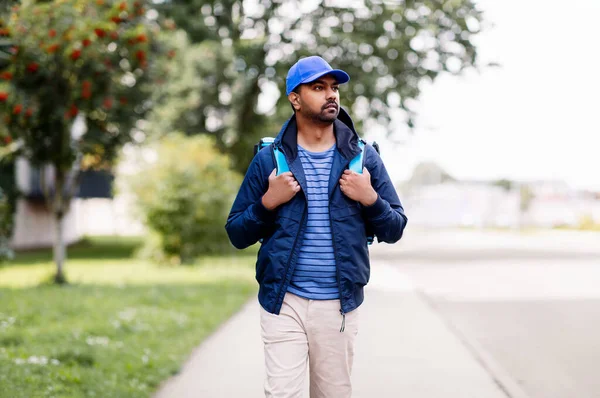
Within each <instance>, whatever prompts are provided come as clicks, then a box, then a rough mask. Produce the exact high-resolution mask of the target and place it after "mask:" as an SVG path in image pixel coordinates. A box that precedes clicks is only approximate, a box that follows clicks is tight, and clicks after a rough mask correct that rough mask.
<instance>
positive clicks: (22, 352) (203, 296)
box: [0, 238, 256, 398]
mask: <svg viewBox="0 0 600 398" xmlns="http://www.w3.org/2000/svg"><path fill="white" fill-rule="evenodd" d="M138 243H139V242H138V241H137V240H131V239H127V240H123V239H119V240H117V241H116V240H114V239H106V238H105V239H92V240H90V241H88V242H85V243H83V244H80V245H77V246H76V247H73V248H71V249H70V250H69V256H70V259H69V261H68V263H67V265H66V274H67V278H68V279H69V280H70V282H71V284H70V285H67V286H54V285H49V284H45V283H42V282H43V281H45V280H49V279H50V276H51V275H52V272H53V264H52V263H51V261H50V253H49V252H48V251H39V252H34V253H25V254H21V255H19V256H18V257H17V259H15V261H14V262H13V263H11V264H9V265H4V266H0V397H2V398H4V397H7V398H8V397H10V398H17V397H27V398H30V397H149V396H151V394H152V392H153V391H155V390H156V388H157V387H158V385H159V383H160V382H162V381H163V380H165V379H167V378H168V377H169V376H171V375H173V374H175V373H176V372H177V371H178V369H179V368H180V366H181V365H182V363H183V362H184V361H185V359H186V358H187V357H188V355H189V354H190V352H191V350H192V349H193V348H194V347H195V346H196V345H198V344H199V343H200V342H201V341H202V340H203V339H204V338H205V337H207V335H208V334H210V333H211V332H212V331H214V330H215V328H216V327H217V326H218V325H219V324H221V323H222V322H223V321H225V320H226V319H228V318H229V317H230V316H231V315H232V314H234V313H235V312H236V311H237V310H239V308H240V307H241V306H242V305H243V303H245V302H246V301H247V300H248V299H249V298H250V297H251V296H252V295H254V294H255V292H256V282H255V280H254V262H255V251H254V249H249V250H248V251H245V252H242V254H240V255H236V256H228V257H207V258H203V259H200V260H199V261H198V262H197V263H196V264H195V265H193V266H180V267H160V266H156V265H152V264H149V263H146V262H143V261H139V260H136V259H134V258H132V257H131V255H132V253H133V251H134V249H135V247H136V245H137V244H138Z"/></svg>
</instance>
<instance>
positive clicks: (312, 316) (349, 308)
mask: <svg viewBox="0 0 600 398" xmlns="http://www.w3.org/2000/svg"><path fill="white" fill-rule="evenodd" d="M349 80H350V77H349V76H348V74H347V73H346V72H344V71H341V70H334V69H332V68H331V66H330V65H329V64H328V63H327V62H326V61H325V60H323V59H322V58H320V57H316V56H313V57H307V58H303V59H300V60H299V61H298V62H297V63H296V64H295V65H294V66H292V67H291V68H290V70H289V72H288V75H287V79H286V86H287V87H286V91H287V96H288V99H289V101H290V103H291V105H292V107H293V109H294V115H293V116H292V117H291V118H290V119H289V120H288V121H287V122H286V123H285V124H284V125H283V127H282V129H281V131H280V133H279V135H278V136H277V137H276V138H275V141H274V142H273V144H272V145H273V147H274V148H275V149H276V150H278V151H281V153H283V154H284V156H285V158H286V161H287V164H288V167H289V170H290V171H288V172H284V173H281V174H280V175H277V173H276V166H277V164H276V162H275V160H274V156H273V155H274V149H273V148H271V147H267V148H263V149H262V150H261V151H260V152H259V153H258V154H257V155H256V156H255V157H254V160H253V161H252V163H251V164H250V166H249V168H248V171H247V173H246V176H245V178H244V181H243V183H242V186H241V187H240V191H239V193H238V195H237V198H236V200H235V202H234V204H233V206H232V209H231V212H230V214H229V218H228V220H227V225H226V229H227V233H228V235H229V238H230V240H231V242H232V243H233V245H234V246H236V247H237V248H239V249H243V248H246V247H248V246H250V245H252V244H254V243H256V242H257V241H259V240H260V239H262V246H261V248H260V251H259V252H258V259H257V263H256V280H257V281H258V283H259V293H258V300H259V302H260V305H261V307H262V308H261V320H260V322H261V328H262V339H263V342H264V353H265V365H266V375H267V377H266V381H265V395H266V397H275V398H284V397H285V398H288V397H300V396H301V390H302V387H303V385H304V380H305V377H306V369H307V362H308V364H309V369H310V397H311V398H346V397H350V396H351V395H352V386H351V383H350V374H351V371H352V360H353V356H354V339H355V336H356V334H357V332H358V307H359V306H360V304H361V303H362V301H363V298H364V295H363V287H364V286H365V285H366V284H367V282H368V281H369V273H370V268H369V253H368V247H367V235H368V231H372V232H374V234H375V236H376V237H377V240H378V241H380V242H388V243H394V242H396V241H398V240H399V239H400V237H401V236H402V232H403V230H404V227H405V226H406V220H407V219H406V216H405V215H404V211H403V208H402V205H401V203H400V200H399V199H398V195H397V194H396V191H395V190H394V186H393V184H392V182H391V181H390V178H389V176H388V174H387V171H386V169H385V167H384V165H383V163H382V161H381V158H380V157H379V155H378V153H377V152H376V151H375V149H374V148H373V147H372V146H370V145H365V146H364V148H363V150H364V168H363V173H362V174H360V173H356V172H354V171H350V170H348V165H349V163H350V161H351V160H352V159H354V158H355V157H356V155H357V154H359V153H360V151H361V149H360V147H359V137H358V134H357V133H356V131H355V129H354V125H353V123H352V120H351V119H350V117H349V116H348V114H347V113H346V112H345V111H344V110H343V109H342V108H340V97H339V91H338V88H339V85H340V84H343V83H346V82H348V81H349Z"/></svg>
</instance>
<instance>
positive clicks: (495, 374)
mask: <svg viewBox="0 0 600 398" xmlns="http://www.w3.org/2000/svg"><path fill="white" fill-rule="evenodd" d="M415 294H416V295H417V296H418V297H419V298H420V299H421V300H423V302H424V303H425V304H426V305H427V306H428V307H429V308H431V310H432V311H434V312H435V313H436V314H437V315H438V316H439V317H440V319H442V321H443V322H444V324H445V325H446V326H447V327H448V329H449V330H450V331H451V332H452V334H454V335H455V336H456V337H457V338H458V339H459V340H460V342H461V343H462V344H463V345H464V346H465V348H467V350H468V351H469V352H470V353H471V354H472V355H473V357H474V358H475V359H476V360H477V362H479V363H480V364H481V366H483V368H484V369H485V371H486V372H487V373H488V374H489V375H490V377H491V378H492V379H493V380H494V383H496V384H497V385H498V387H499V388H500V389H501V390H502V391H503V392H504V393H505V394H506V396H507V397H508V398H531V396H530V395H528V394H527V393H526V392H525V391H524V390H523V389H522V388H521V386H519V384H518V383H517V382H516V381H515V380H514V379H513V378H512V377H511V376H510V375H509V374H508V372H507V371H506V370H504V368H503V367H502V366H500V364H499V363H498V362H497V361H496V360H495V359H494V358H493V357H492V356H491V355H490V354H489V353H488V352H487V351H486V350H485V349H484V348H483V347H482V346H481V344H479V342H478V341H477V340H476V339H474V338H472V337H470V336H469V335H468V334H467V333H466V332H465V331H464V329H461V328H460V327H459V326H458V325H456V324H455V323H453V322H452V321H451V320H450V319H449V317H447V316H445V315H444V314H443V313H442V312H441V311H440V310H439V309H438V308H437V307H436V305H435V302H434V301H433V300H432V299H431V298H430V297H429V296H427V295H426V294H425V292H423V291H422V290H421V289H415Z"/></svg>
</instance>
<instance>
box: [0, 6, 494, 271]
mask: <svg viewBox="0 0 600 398" xmlns="http://www.w3.org/2000/svg"><path fill="white" fill-rule="evenodd" d="M482 26H483V15H482V13H481V12H480V11H479V10H478V9H477V7H476V6H475V4H474V2H473V1H472V0H449V1H437V0H418V1H412V0H405V1H384V0H362V1H359V2H350V1H343V0H325V1H316V0H315V1H296V0H276V1H273V0H265V1H257V0H244V1H238V0H185V1H183V0H164V1H154V0H136V1H133V0H93V1H91V0H49V1H48V0H44V1H41V0H38V1H35V0H27V1H26V0H21V1H3V2H2V3H1V4H0V114H1V115H0V117H1V118H2V119H3V120H4V122H5V123H2V124H1V127H0V157H4V158H6V157H7V156H8V155H11V154H12V155H14V154H16V153H20V154H22V155H25V156H27V157H28V158H29V160H30V161H31V163H32V164H34V165H42V164H46V163H53V164H54V165H55V166H56V168H57V169H61V168H62V170H63V171H64V173H65V174H68V177H65V178H64V179H65V182H64V184H65V185H69V183H71V185H76V184H77V181H76V179H75V178H74V176H76V173H73V170H75V171H77V170H85V169H88V168H99V167H104V168H112V167H113V166H114V163H115V159H116V158H117V154H118V153H119V151H120V150H121V148H122V147H123V146H124V145H127V144H134V145H145V144H147V143H148V142H151V143H155V141H156V140H160V139H163V138H165V139H168V137H169V135H170V134H171V133H172V132H182V133H183V134H185V135H187V136H196V135H200V136H205V137H211V139H212V141H210V142H211V144H210V145H209V144H207V143H208V141H206V142H205V144H204V145H199V147H202V148H203V150H208V149H206V148H208V147H209V146H210V147H212V143H214V146H215V148H216V149H217V150H218V151H220V152H221V153H223V154H225V155H227V157H224V158H222V159H227V162H225V161H222V162H221V161H220V163H219V165H220V166H219V167H222V170H223V173H224V175H225V174H227V173H231V172H230V171H229V170H230V168H233V169H234V170H236V171H237V172H239V173H242V174H243V173H244V172H245V170H246V168H247V167H248V165H249V163H250V160H251V157H252V156H253V151H252V148H253V145H254V144H255V143H256V142H257V141H258V140H259V139H260V138H261V137H263V136H273V135H276V134H277V132H278V131H279V128H280V126H281V124H282V122H283V121H284V120H285V119H287V118H288V117H290V116H291V110H290V108H289V105H288V101H287V99H286V98H285V96H282V93H284V92H285V77H286V73H287V70H288V69H289V67H290V66H291V65H292V64H293V63H295V62H296V61H297V60H298V59H299V58H300V57H303V56H308V55H314V54H317V55H321V56H322V57H324V58H325V59H326V60H327V61H329V62H330V63H331V64H332V66H334V67H336V68H341V69H344V70H346V71H347V72H348V73H349V74H350V76H351V81H350V83H349V84H348V85H345V86H344V87H343V91H342V93H341V96H342V105H343V106H345V107H346V108H347V109H350V111H351V114H352V116H353V118H354V119H355V122H356V125H357V127H358V129H359V133H360V134H365V132H366V131H368V130H369V128H370V127H371V126H373V125H375V124H376V125H378V126H384V127H386V128H387V130H388V131H389V132H390V134H393V132H394V131H397V130H398V129H407V130H410V128H411V127H412V125H413V120H414V116H415V115H414V105H415V101H416V100H417V99H418V97H419V93H420V91H421V87H422V84H423V83H424V82H432V81H434V80H435V79H436V78H437V77H438V76H439V74H440V73H444V72H447V73H453V74H458V73H460V72H461V71H463V70H464V69H465V68H471V67H475V68H477V67H479V65H478V64H477V49H476V45H475V43H474V38H475V36H476V35H477V33H479V32H480V31H481V29H482ZM78 117H79V118H84V127H85V129H83V131H84V132H83V133H81V134H82V135H80V136H78V137H73V126H74V122H75V121H76V120H77V119H78ZM177 140H179V141H181V140H182V138H181V137H179V136H178V138H177ZM179 141H178V142H179ZM193 142H195V141H193ZM152 145H154V144H152ZM152 147H153V148H154V146H152ZM181 147H182V148H183V149H187V148H185V147H186V145H185V144H182V145H181ZM192 147H194V146H193V145H192ZM204 154H205V152H200V153H198V154H196V157H198V158H201V157H203V156H204ZM173 156H174V155H173ZM192 158H193V156H191V155H190V158H188V160H189V161H190V162H192ZM192 163H193V162H192ZM69 173H71V174H69ZM196 177H197V178H195V179H193V180H189V176H187V175H183V174H175V175H173V176H171V177H170V178H172V181H168V182H165V183H168V184H172V186H171V187H170V189H172V190H173V191H174V192H173V195H175V196H176V197H179V196H178V195H182V194H184V193H185V192H186V191H182V190H181V186H182V185H181V184H183V181H188V180H189V182H190V184H192V185H206V186H208V187H212V186H213V185H212V184H213V183H212V182H211V181H210V178H209V177H207V176H204V175H200V174H198V175H196ZM221 180H222V181H223V179H221ZM73 181H74V182H73ZM188 188H189V189H190V190H189V191H187V192H188V193H193V192H200V191H201V190H202V189H204V188H203V187H188ZM219 188H222V189H224V190H225V191H227V192H229V191H228V189H229V188H228V186H219ZM140 189H141V188H140ZM8 194H9V195H10V193H8ZM140 195H141V193H140ZM164 195H166V193H165V194H164ZM179 198H180V197H179ZM67 199H68V197H67ZM163 199H164V200H172V199H173V198H169V197H167V196H163ZM180 199H181V200H183V199H182V198H180ZM214 199H215V200H216V202H214V206H216V207H217V208H220V206H223V204H222V203H221V202H220V199H218V195H215V196H214ZM178 200H179V199H178ZM203 200H204V199H203ZM184 202H185V203H184ZM184 202H179V203H180V204H181V205H182V206H187V207H186V208H187V209H190V208H195V206H197V205H199V202H197V198H188V199H185V201H184ZM67 203H68V200H67ZM205 204H206V205H207V206H209V207H210V206H213V203H212V202H211V203H205ZM152 206H153V204H152V203H147V204H146V208H147V209H150V208H151V207H152ZM64 209H65V208H64V206H63V209H62V210H64ZM150 212H151V211H150V210H148V213H147V214H146V216H145V219H146V221H147V222H148V223H151V224H152V223H154V224H152V225H150V229H151V230H153V231H155V232H156V233H158V232H160V234H161V235H160V238H157V239H155V240H156V241H157V242H160V243H159V244H158V245H157V246H159V247H162V248H163V249H164V250H165V254H167V253H168V254H169V256H171V255H175V256H176V257H177V256H178V257H179V258H180V259H183V260H185V259H186V258H187V256H188V254H187V253H188V249H185V248H184V246H185V243H184V242H183V241H181V242H179V243H177V239H183V238H182V237H184V236H195V237H196V238H194V239H196V240H197V236H200V235H197V234H201V233H200V232H199V231H188V232H182V231H183V230H184V229H185V228H187V227H183V226H178V227H177V228H180V230H179V231H180V232H177V233H173V234H171V232H170V231H167V229H165V228H166V226H162V224H161V221H159V220H160V219H161V217H163V216H162V215H160V216H159V215H157V214H167V213H168V212H167V211H166V210H165V209H162V210H160V211H159V210H156V209H154V210H152V212H155V213H152V214H154V215H152V216H150V215H149V214H150ZM215 214H217V212H215ZM222 221H223V218H221V219H218V218H215V219H214V220H212V219H211V220H208V219H205V221H203V222H217V226H216V227H215V228H216V229H219V228H220V229H222V224H223V223H222ZM205 227H206V226H203V228H205ZM206 228H209V227H206ZM210 228H212V227H210ZM216 229H215V231H216ZM213 232H214V231H213ZM213 232H211V234H212V233H213ZM178 234H179V235H178ZM168 236H169V237H168ZM173 236H179V238H174V237H173ZM203 236H204V235H203ZM206 236H209V235H206ZM212 236H213V237H216V235H212ZM224 239H225V238H224ZM225 241H226V239H225ZM173 242H175V243H173ZM215 242H216V240H215V239H212V240H210V241H209V242H207V245H214V244H215ZM195 245H196V243H194V244H192V246H195ZM206 248H208V246H207V247H206ZM189 252H190V253H196V252H197V249H195V248H192V249H190V250H189Z"/></svg>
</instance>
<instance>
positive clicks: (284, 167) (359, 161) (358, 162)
mask: <svg viewBox="0 0 600 398" xmlns="http://www.w3.org/2000/svg"><path fill="white" fill-rule="evenodd" d="M274 141H275V139H274V138H273V137H263V138H261V140H260V141H259V142H258V143H257V144H255V145H254V156H256V154H257V153H258V152H259V151H260V150H261V149H262V148H264V147H266V146H271V150H272V152H273V158H274V159H275V164H276V167H277V171H276V175H280V174H282V173H285V172H288V171H290V169H289V167H288V164H287V160H285V155H284V154H283V152H281V151H280V150H279V149H277V148H275V147H274V146H273V145H271V144H272V143H273V142H274ZM372 146H373V148H375V150H376V151H377V153H379V145H378V144H377V143H376V142H373V144H372ZM358 147H359V148H360V153H359V154H358V155H356V156H355V157H354V159H352V160H351V161H350V164H349V165H348V169H350V170H352V171H354V172H356V173H358V174H362V172H363V162H364V152H365V151H364V148H365V141H363V140H361V139H359V140H358ZM374 239H375V234H373V233H370V232H369V231H368V230H367V244H369V245H371V244H373V240H374Z"/></svg>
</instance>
